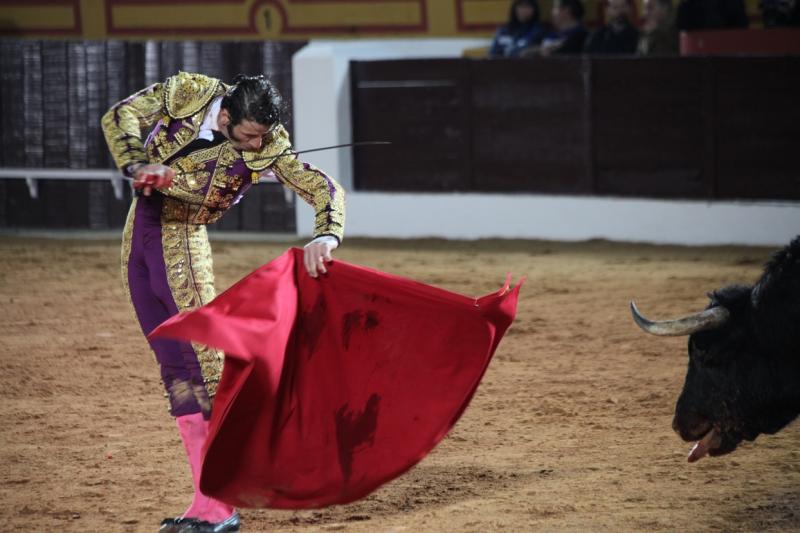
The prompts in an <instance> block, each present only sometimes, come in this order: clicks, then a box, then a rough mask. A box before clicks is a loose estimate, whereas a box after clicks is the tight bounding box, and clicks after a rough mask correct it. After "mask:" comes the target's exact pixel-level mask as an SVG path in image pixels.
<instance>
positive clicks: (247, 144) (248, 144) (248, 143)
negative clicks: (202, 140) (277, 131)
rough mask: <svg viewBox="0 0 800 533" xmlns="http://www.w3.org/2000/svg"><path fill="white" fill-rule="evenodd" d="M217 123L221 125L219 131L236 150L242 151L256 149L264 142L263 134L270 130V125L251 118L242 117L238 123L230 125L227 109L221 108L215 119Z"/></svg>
mask: <svg viewBox="0 0 800 533" xmlns="http://www.w3.org/2000/svg"><path fill="white" fill-rule="evenodd" d="M217 123H218V125H219V126H220V127H221V128H220V131H222V134H223V135H225V137H227V138H228V140H230V141H231V144H232V145H233V147H234V148H236V149H237V150H243V151H253V152H254V151H258V150H260V149H261V147H262V146H263V144H264V136H266V135H267V133H269V131H270V129H271V128H270V126H268V125H264V124H259V123H258V122H254V121H252V120H247V119H244V120H242V121H241V122H239V123H238V124H236V125H235V126H234V125H231V117H230V114H228V110H227V109H221V110H220V112H219V118H218V119H217Z"/></svg>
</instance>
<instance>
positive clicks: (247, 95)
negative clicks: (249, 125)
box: [222, 74, 283, 126]
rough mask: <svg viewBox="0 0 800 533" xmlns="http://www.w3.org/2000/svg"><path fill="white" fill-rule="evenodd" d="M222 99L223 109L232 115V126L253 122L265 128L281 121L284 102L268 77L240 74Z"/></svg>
mask: <svg viewBox="0 0 800 533" xmlns="http://www.w3.org/2000/svg"><path fill="white" fill-rule="evenodd" d="M233 83H234V84H233V85H231V87H230V88H229V89H228V92H227V93H225V96H224V97H223V98H222V108H223V109H227V110H228V113H230V115H231V126H235V125H236V124H239V123H240V122H241V121H242V120H252V121H253V122H257V123H259V124H262V125H264V126H272V125H274V124H277V123H278V122H280V121H281V108H282V104H283V100H282V98H281V95H280V93H279V92H278V89H276V88H275V86H274V85H273V84H272V82H270V81H269V80H268V79H267V77H266V76H262V75H258V76H245V75H244V74H239V75H238V76H236V77H235V78H234V79H233Z"/></svg>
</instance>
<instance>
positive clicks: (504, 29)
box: [489, 0, 544, 57]
mask: <svg viewBox="0 0 800 533" xmlns="http://www.w3.org/2000/svg"><path fill="white" fill-rule="evenodd" d="M542 37H544V27H543V26H542V25H541V24H540V23H539V3H538V1H537V0H514V2H512V3H511V10H510V12H509V14H508V23H506V24H505V25H504V26H501V27H500V28H499V29H498V30H497V33H496V34H495V36H494V40H493V41H492V47H491V49H490V50H489V57H517V56H519V53H520V50H523V49H525V48H528V47H530V46H534V45H538V44H539V43H540V42H541V40H542Z"/></svg>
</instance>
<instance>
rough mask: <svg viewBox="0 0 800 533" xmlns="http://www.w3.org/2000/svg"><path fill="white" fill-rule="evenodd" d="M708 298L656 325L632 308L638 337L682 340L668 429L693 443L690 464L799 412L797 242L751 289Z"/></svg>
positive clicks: (799, 282) (799, 273)
mask: <svg viewBox="0 0 800 533" xmlns="http://www.w3.org/2000/svg"><path fill="white" fill-rule="evenodd" d="M709 298H710V300H711V301H710V303H709V305H708V307H707V308H706V309H705V310H704V311H702V312H700V313H696V314H694V315H690V316H687V317H683V318H679V319H676V320H665V321H658V322H655V321H651V320H648V319H647V318H645V317H644V316H642V315H641V313H639V310H638V309H637V308H636V305H635V304H634V303H633V302H631V311H632V313H633V318H634V320H635V321H636V323H637V324H638V325H639V327H641V328H642V329H643V330H644V331H646V332H648V333H652V334H654V335H688V336H689V368H688V371H687V373H686V381H685V382H684V385H683V391H682V392H681V395H680V397H679V398H678V402H677V405H676V406H675V418H674V419H673V422H672V427H673V429H675V431H676V432H677V433H678V434H679V435H680V436H681V438H683V439H684V440H686V441H696V442H697V444H695V446H694V447H693V448H692V451H691V452H690V454H689V461H690V462H693V461H696V460H698V459H701V458H702V457H704V456H705V455H707V454H708V455H711V456H717V455H723V454H726V453H730V452H732V451H733V450H734V449H736V447H737V446H738V445H739V443H740V442H741V441H742V440H754V439H755V438H756V437H757V436H758V435H760V434H761V433H767V434H772V433H775V432H777V431H779V430H780V429H782V428H783V427H785V426H786V425H787V424H788V423H790V422H791V421H792V420H793V419H794V418H795V417H796V416H797V415H798V413H800V238H798V239H795V240H794V241H793V242H792V244H791V245H790V246H788V247H787V248H785V249H784V250H782V251H781V252H779V253H778V254H776V256H775V258H774V259H773V260H772V262H771V263H770V264H768V265H767V268H766V271H765V273H764V275H763V276H762V278H761V279H760V280H759V281H758V283H756V285H755V286H753V287H747V286H741V285H732V286H728V287H725V288H723V289H720V290H717V291H715V292H713V293H711V294H709Z"/></svg>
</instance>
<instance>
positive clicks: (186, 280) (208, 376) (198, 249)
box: [161, 202, 223, 397]
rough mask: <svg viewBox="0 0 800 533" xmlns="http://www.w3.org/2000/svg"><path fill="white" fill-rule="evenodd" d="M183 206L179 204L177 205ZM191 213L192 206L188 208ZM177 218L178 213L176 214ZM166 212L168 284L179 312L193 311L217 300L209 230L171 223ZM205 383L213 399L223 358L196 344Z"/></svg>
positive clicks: (163, 236)
mask: <svg viewBox="0 0 800 533" xmlns="http://www.w3.org/2000/svg"><path fill="white" fill-rule="evenodd" d="M175 203H179V202H175ZM187 213H188V206H187ZM173 214H174V213H173ZM173 214H170V215H167V213H166V211H165V210H162V225H161V245H162V250H163V254H164V264H165V266H166V271H167V282H168V283H169V287H170V292H172V297H173V299H174V300H175V304H176V305H177V307H178V310H179V311H189V310H191V309H195V308H197V307H200V306H201V305H205V304H207V303H208V302H210V301H211V300H213V299H214V296H215V291H214V269H213V263H212V260H211V246H210V244H209V242H208V233H207V232H206V227H205V226H199V225H194V224H188V223H187V221H186V220H185V219H184V220H183V221H181V222H175V221H168V220H167V219H168V216H170V217H171V216H172V215H173ZM192 347H193V348H194V351H195V353H196V354H197V360H198V362H199V363H200V371H201V372H202V374H203V382H204V383H205V386H206V390H207V391H208V395H209V397H213V396H214V394H215V393H216V390H217V384H218V382H219V377H220V374H221V372H222V362H223V354H222V352H221V351H219V350H216V349H214V348H209V347H208V346H204V345H201V344H196V343H192Z"/></svg>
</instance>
